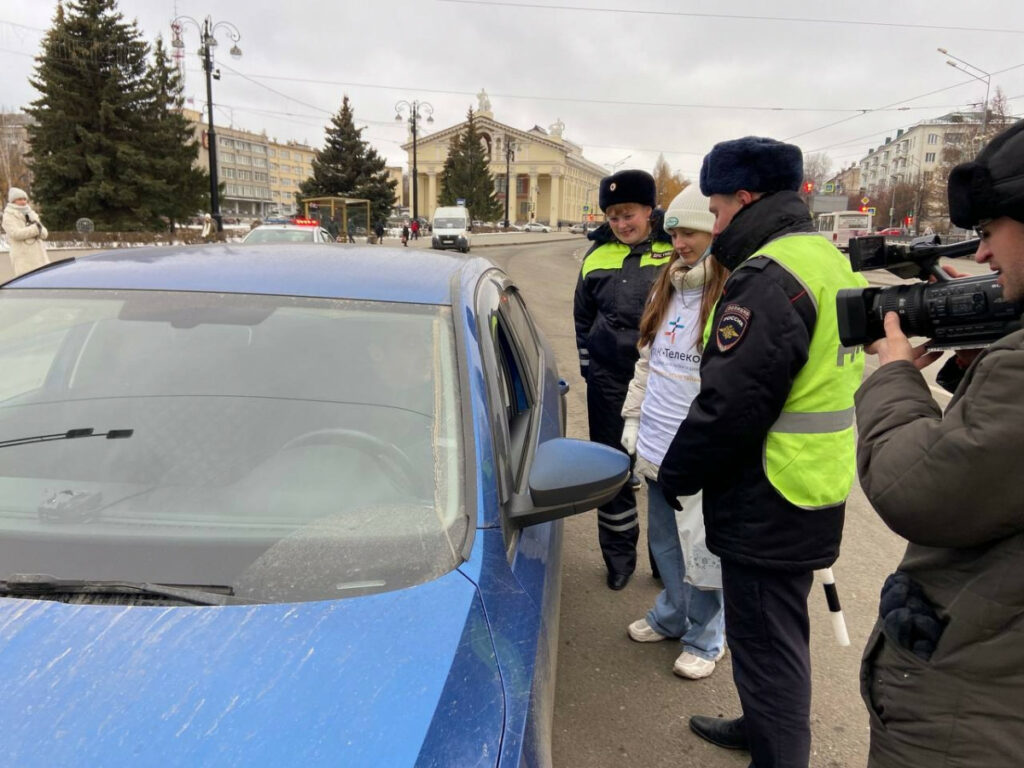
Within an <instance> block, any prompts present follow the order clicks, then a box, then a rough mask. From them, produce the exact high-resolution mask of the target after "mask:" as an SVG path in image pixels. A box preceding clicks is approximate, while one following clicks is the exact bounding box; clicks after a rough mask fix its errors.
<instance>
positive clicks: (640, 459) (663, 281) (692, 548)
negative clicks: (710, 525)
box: [622, 184, 728, 679]
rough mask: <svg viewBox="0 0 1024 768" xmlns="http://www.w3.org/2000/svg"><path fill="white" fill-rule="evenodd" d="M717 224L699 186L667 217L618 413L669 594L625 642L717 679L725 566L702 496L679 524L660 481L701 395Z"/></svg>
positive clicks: (720, 271)
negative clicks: (707, 534)
mask: <svg viewBox="0 0 1024 768" xmlns="http://www.w3.org/2000/svg"><path fill="white" fill-rule="evenodd" d="M714 221H715V217H714V216H713V215H712V214H711V213H710V212H709V211H708V198H706V197H704V196H703V195H701V193H700V189H699V188H698V186H697V185H696V184H691V185H690V186H688V187H687V188H686V189H684V190H683V191H682V192H680V193H679V194H678V195H676V197H675V199H674V200H673V201H672V203H671V204H670V205H669V208H668V210H667V211H666V212H665V231H666V232H668V233H669V234H670V235H671V236H672V244H673V246H674V249H675V250H674V253H673V255H672V257H671V261H670V262H669V263H668V264H667V265H666V266H665V267H664V268H663V271H662V273H661V275H660V276H659V277H658V279H657V280H656V281H655V283H654V286H653V287H652V289H651V295H650V298H649V300H648V304H647V308H646V310H645V311H644V315H643V319H642V320H641V322H640V343H639V347H640V359H639V360H638V361H637V363H636V368H635V371H634V375H633V380H632V381H631V382H630V384H629V392H628V394H627V395H626V402H625V405H624V406H623V409H622V416H623V418H624V419H625V428H624V430H623V433H622V445H623V447H625V449H626V450H627V451H628V452H629V453H631V454H632V453H635V454H636V472H637V474H639V475H640V476H641V477H643V478H645V479H646V480H647V485H648V490H647V519H648V538H649V541H650V547H651V552H652V554H653V555H654V559H655V564H656V565H657V568H658V571H659V572H660V574H661V579H662V583H663V584H664V585H665V588H664V589H663V590H662V592H661V594H659V595H658V597H657V599H656V600H655V602H654V607H653V608H651V610H650V611H649V612H648V613H647V616H646V617H645V618H643V619H638V620H637V621H634V622H633V623H632V624H630V625H629V630H628V631H629V636H630V637H631V638H632V639H633V640H635V641H637V642H640V643H649V642H656V641H659V640H665V639H666V638H669V637H677V638H679V640H680V642H681V643H682V653H681V654H680V655H679V658H677V659H676V661H675V664H674V665H673V667H672V669H673V671H674V672H675V673H676V674H677V675H679V676H681V677H687V678H691V679H699V678H702V677H707V676H708V675H710V674H711V673H712V672H714V670H715V662H717V661H718V660H719V659H720V658H721V657H722V655H723V654H724V653H725V618H724V614H723V603H722V589H721V566H720V564H719V562H718V558H717V557H715V556H714V555H713V554H711V553H710V552H708V550H707V548H706V546H705V545H704V522H703V518H702V515H701V510H700V494H697V496H692V497H686V498H684V499H681V501H683V503H684V511H683V512H682V513H680V517H679V523H677V517H676V511H675V510H673V509H672V508H671V507H670V506H669V505H668V503H667V502H666V501H665V498H664V496H663V495H662V492H661V489H660V488H659V487H658V485H657V482H656V481H657V477H658V467H659V465H660V464H661V461H662V459H663V458H664V457H665V452H666V451H667V450H668V446H669V444H670V443H671V442H672V438H673V437H675V434H676V431H677V430H678V429H679V425H680V424H681V423H682V421H683V420H684V419H685V418H686V414H687V413H688V412H689V409H690V403H691V402H693V399H694V398H695V397H696V396H697V393H698V392H699V391H700V358H701V353H702V352H703V334H704V326H705V324H706V323H707V321H708V317H709V316H710V315H711V311H712V309H713V307H714V304H715V302H716V301H717V300H718V298H719V296H720V295H721V293H722V287H723V286H724V285H725V279H726V278H727V277H728V274H727V272H726V270H725V269H724V268H723V267H722V266H720V265H719V264H718V262H717V261H715V260H714V259H710V258H708V259H704V260H703V261H700V257H701V256H702V255H703V254H704V252H705V251H706V250H707V248H708V246H709V245H710V244H711V229H712V225H713V224H714ZM698 262H699V263H698ZM684 547H685V552H684Z"/></svg>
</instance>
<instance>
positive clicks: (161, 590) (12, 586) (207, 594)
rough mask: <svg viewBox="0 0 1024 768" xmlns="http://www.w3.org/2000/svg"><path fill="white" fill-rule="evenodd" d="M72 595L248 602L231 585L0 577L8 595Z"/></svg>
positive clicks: (35, 575) (199, 602)
mask: <svg viewBox="0 0 1024 768" xmlns="http://www.w3.org/2000/svg"><path fill="white" fill-rule="evenodd" d="M60 593H67V594H75V595H147V596H150V597H166V598H170V599H172V600H181V601H182V602H185V603H191V604H193V605H248V604H249V603H250V601H249V600H242V599H241V598H238V597H235V596H234V594H233V590H232V589H231V587H221V586H212V585H210V586H206V587H172V586H169V585H167V584H150V583H147V582H141V581H91V580H87V579H58V578H57V577H56V576H51V575H50V574H48V573H12V574H11V575H10V576H8V577H7V580H6V581H0V595H6V596H9V597H46V596H48V595H53V594H60Z"/></svg>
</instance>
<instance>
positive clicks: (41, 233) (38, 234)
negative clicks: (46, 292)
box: [3, 187, 50, 277]
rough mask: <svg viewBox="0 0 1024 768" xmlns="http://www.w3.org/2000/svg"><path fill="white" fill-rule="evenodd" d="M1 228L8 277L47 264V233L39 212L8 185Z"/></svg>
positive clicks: (22, 192)
mask: <svg viewBox="0 0 1024 768" xmlns="http://www.w3.org/2000/svg"><path fill="white" fill-rule="evenodd" d="M3 230H4V232H5V233H6V234H7V242H8V244H9V245H10V259H11V273H12V274H11V276H12V277H17V276H18V275H23V274H25V273H26V272H31V271H32V270H33V269H38V268H39V267H42V266H44V265H45V264H48V263H49V261H50V260H49V258H48V257H47V255H46V244H45V241H46V239H47V238H48V237H49V236H50V233H49V232H48V231H47V229H46V227H44V226H43V222H42V221H40V219H39V214H37V213H36V212H35V211H34V210H32V206H31V205H29V202H28V194H27V193H26V192H25V190H23V189H19V188H18V187H11V188H10V190H8V192H7V205H6V206H5V207H4V216H3Z"/></svg>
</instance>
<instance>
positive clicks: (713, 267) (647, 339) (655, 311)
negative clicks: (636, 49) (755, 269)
mask: <svg viewBox="0 0 1024 768" xmlns="http://www.w3.org/2000/svg"><path fill="white" fill-rule="evenodd" d="M679 258H680V256H679V254H678V253H676V252H675V251H672V256H671V257H670V258H669V261H668V264H666V265H665V266H663V267H662V268H661V274H659V275H658V277H657V278H655V280H654V285H652V286H651V292H650V294H649V295H648V296H647V306H646V307H644V314H643V317H641V318H640V340H639V341H638V342H637V346H638V347H646V346H649V345H650V344H653V343H654V337H655V336H657V335H658V328H660V327H661V321H662V320H664V319H665V312H666V311H668V305H669V302H670V301H671V300H672V291H673V286H672V265H673V264H675V263H676V262H677V261H679ZM704 267H705V270H706V272H705V276H704V285H703V286H702V288H701V297H700V321H699V322H700V325H699V326H698V328H700V333H699V335H698V337H697V349H698V350H700V351H701V352H703V351H704V326H705V325H706V324H707V322H708V318H709V317H710V316H711V310H712V309H713V308H714V306H715V302H716V301H718V299H719V297H720V296H721V295H722V288H724V287H725V281H726V280H727V279H728V278H729V270H727V269H726V268H725V267H723V266H722V265H721V264H719V263H718V261H717V260H716V259H714V258H711V257H710V256H709V257H708V258H706V259H704Z"/></svg>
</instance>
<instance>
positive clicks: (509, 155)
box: [505, 135, 516, 229]
mask: <svg viewBox="0 0 1024 768" xmlns="http://www.w3.org/2000/svg"><path fill="white" fill-rule="evenodd" d="M515 154H516V143H515V141H514V140H513V139H512V138H511V137H509V136H507V135H506V136H505V229H508V224H509V221H508V206H509V200H510V199H511V198H510V195H511V194H512V176H511V174H512V160H514V159H515Z"/></svg>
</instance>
